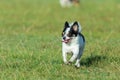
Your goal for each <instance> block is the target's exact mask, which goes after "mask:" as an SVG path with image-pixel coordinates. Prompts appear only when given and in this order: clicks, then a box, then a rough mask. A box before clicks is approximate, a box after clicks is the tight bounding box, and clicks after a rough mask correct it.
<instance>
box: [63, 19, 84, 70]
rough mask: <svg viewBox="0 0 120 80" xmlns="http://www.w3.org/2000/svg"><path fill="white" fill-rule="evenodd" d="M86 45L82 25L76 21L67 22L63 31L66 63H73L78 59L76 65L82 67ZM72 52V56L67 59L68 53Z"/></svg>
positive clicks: (64, 59)
mask: <svg viewBox="0 0 120 80" xmlns="http://www.w3.org/2000/svg"><path fill="white" fill-rule="evenodd" d="M84 47H85V38H84V36H83V35H82V34H81V26H80V24H79V23H78V22H77V21H75V22H74V23H68V22H67V21H66V22H65V25H64V29H63V32H62V56H63V61H64V63H65V64H71V63H72V62H73V61H75V60H76V63H75V67H77V68H79V67H80V58H81V56H82V54H83V50H84ZM68 53H72V57H71V58H70V60H69V61H67V54H68Z"/></svg>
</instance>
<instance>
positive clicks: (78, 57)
mask: <svg viewBox="0 0 120 80" xmlns="http://www.w3.org/2000/svg"><path fill="white" fill-rule="evenodd" d="M83 50H84V47H82V48H80V51H79V54H78V56H77V60H76V63H75V67H77V68H79V67H80V58H81V56H82V54H83Z"/></svg>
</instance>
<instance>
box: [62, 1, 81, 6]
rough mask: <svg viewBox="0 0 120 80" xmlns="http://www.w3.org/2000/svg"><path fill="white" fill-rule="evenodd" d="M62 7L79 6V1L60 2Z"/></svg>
mask: <svg viewBox="0 0 120 80" xmlns="http://www.w3.org/2000/svg"><path fill="white" fill-rule="evenodd" d="M60 4H61V6H62V7H71V6H72V5H79V0H60Z"/></svg>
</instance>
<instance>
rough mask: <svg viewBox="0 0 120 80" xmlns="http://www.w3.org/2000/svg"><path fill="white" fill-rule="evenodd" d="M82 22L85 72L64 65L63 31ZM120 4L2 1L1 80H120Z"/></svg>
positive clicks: (108, 0) (109, 0)
mask: <svg viewBox="0 0 120 80" xmlns="http://www.w3.org/2000/svg"><path fill="white" fill-rule="evenodd" d="M65 21H69V22H72V21H79V22H80V23H81V25H82V33H83V34H84V36H85V38H86V47H85V51H84V54H83V56H82V58H81V67H80V69H76V68H75V67H74V64H73V65H71V66H68V65H63V61H62V53H61V31H62V29H63V25H64V22H65ZM119 48H120V0H81V4H80V6H78V7H75V6H74V7H71V8H61V6H60V4H59V0H0V80H120V49H119Z"/></svg>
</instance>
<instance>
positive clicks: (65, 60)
mask: <svg viewBox="0 0 120 80" xmlns="http://www.w3.org/2000/svg"><path fill="white" fill-rule="evenodd" d="M62 56H63V61H64V63H65V64H68V62H67V54H66V52H64V51H63V52H62Z"/></svg>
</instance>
